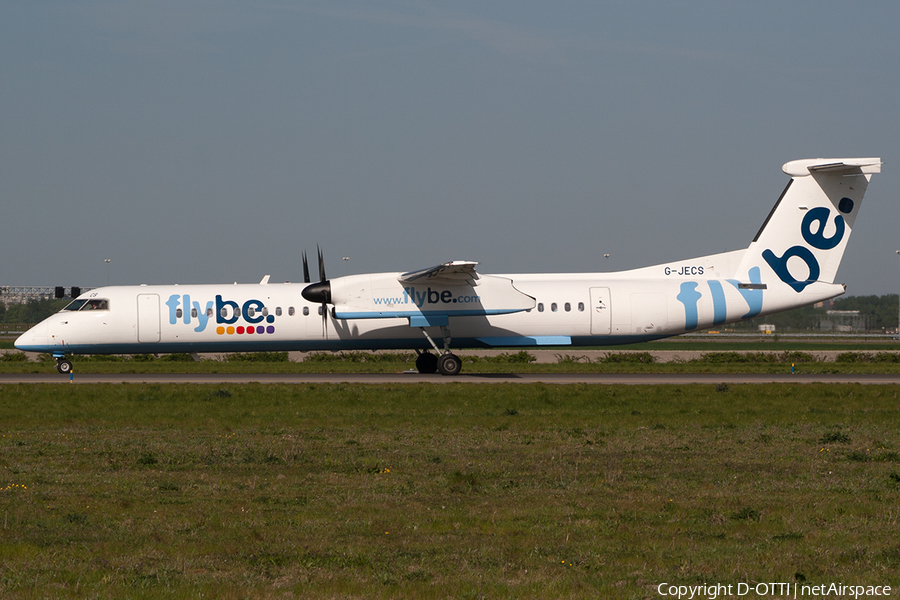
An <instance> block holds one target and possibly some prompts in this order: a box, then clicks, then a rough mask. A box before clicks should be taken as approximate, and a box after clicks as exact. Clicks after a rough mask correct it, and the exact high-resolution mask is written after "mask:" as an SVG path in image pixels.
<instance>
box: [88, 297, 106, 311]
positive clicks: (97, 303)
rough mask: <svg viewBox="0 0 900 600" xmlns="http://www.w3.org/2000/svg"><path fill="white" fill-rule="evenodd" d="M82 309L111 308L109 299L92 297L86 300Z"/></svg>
mask: <svg viewBox="0 0 900 600" xmlns="http://www.w3.org/2000/svg"><path fill="white" fill-rule="evenodd" d="M81 310H109V300H106V299H102V298H92V299H90V300H88V301H87V302H85V304H84V306H82V307H81Z"/></svg>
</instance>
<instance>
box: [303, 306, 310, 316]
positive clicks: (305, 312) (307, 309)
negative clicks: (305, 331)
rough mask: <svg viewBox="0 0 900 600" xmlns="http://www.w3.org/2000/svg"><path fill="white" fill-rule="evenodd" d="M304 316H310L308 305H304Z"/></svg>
mask: <svg viewBox="0 0 900 600" xmlns="http://www.w3.org/2000/svg"><path fill="white" fill-rule="evenodd" d="M303 316H304V317H308V316H309V307H308V306H304V307H303Z"/></svg>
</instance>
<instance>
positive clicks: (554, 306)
mask: <svg viewBox="0 0 900 600" xmlns="http://www.w3.org/2000/svg"><path fill="white" fill-rule="evenodd" d="M550 310H551V311H553V312H556V302H554V303H553V304H551V305H550Z"/></svg>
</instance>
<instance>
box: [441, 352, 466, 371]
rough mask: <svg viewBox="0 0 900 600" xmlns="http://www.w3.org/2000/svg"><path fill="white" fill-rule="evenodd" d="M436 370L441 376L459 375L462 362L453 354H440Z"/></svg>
mask: <svg viewBox="0 0 900 600" xmlns="http://www.w3.org/2000/svg"><path fill="white" fill-rule="evenodd" d="M437 369H438V371H440V373H441V375H459V372H460V371H462V361H461V360H460V359H459V357H458V356H457V355H455V354H450V353H449V352H448V353H447V354H441V357H440V358H439V359H438V363H437Z"/></svg>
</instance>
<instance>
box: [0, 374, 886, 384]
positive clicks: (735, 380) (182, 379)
mask: <svg viewBox="0 0 900 600" xmlns="http://www.w3.org/2000/svg"><path fill="white" fill-rule="evenodd" d="M20 383H58V384H66V383H74V384H96V383H202V384H226V383H232V384H244V383H295V384H296V383H358V384H397V383H445V384H452V383H482V384H484V383H545V384H573V383H586V384H600V385H603V384H615V385H679V384H693V383H700V384H704V383H705V384H714V385H718V384H720V383H728V384H771V383H857V384H862V385H887V384H900V374H879V375H834V374H819V375H800V374H797V375H791V374H784V375H766V374H749V375H742V374H724V373H697V374H694V373H676V374H665V373H651V374H629V373H617V374H609V373H580V374H579V373H572V374H561V373H528V374H477V373H474V374H466V373H462V374H460V375H457V376H455V377H444V376H441V375H420V374H418V373H378V374H370V373H346V374H326V373H307V374H267V373H263V374H239V373H226V374H222V373H203V374H184V373H175V374H156V373H153V374H140V373H126V374H97V375H93V374H84V375H79V374H77V373H76V374H75V375H74V376H73V377H72V378H71V379H70V377H69V376H68V375H59V374H58V373H27V374H22V375H19V374H0V385H2V384H20Z"/></svg>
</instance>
